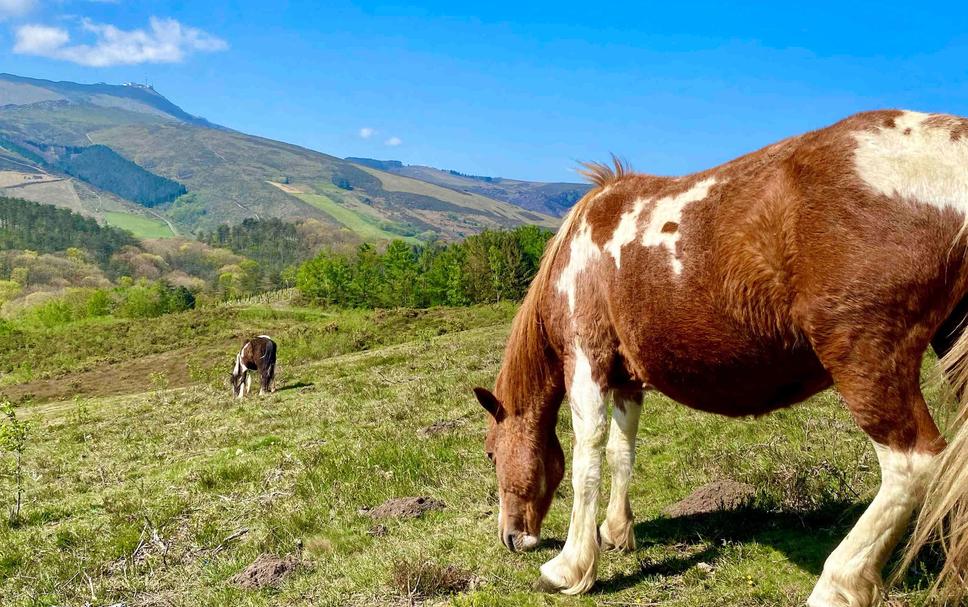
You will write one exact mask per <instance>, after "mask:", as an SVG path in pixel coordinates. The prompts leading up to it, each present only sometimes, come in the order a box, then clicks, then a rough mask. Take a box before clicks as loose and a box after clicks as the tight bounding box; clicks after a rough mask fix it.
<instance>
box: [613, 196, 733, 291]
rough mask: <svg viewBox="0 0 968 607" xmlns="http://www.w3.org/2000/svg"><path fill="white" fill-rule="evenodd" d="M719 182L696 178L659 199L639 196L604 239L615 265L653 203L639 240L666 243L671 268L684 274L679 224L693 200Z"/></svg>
mask: <svg viewBox="0 0 968 607" xmlns="http://www.w3.org/2000/svg"><path fill="white" fill-rule="evenodd" d="M714 185H716V178H715V177H707V178H706V179H703V180H702V181H699V182H697V183H696V184H694V185H693V186H692V187H691V188H689V189H688V190H686V191H685V192H681V193H679V194H675V195H672V196H665V197H663V198H659V199H656V200H649V199H644V198H640V199H638V200H636V201H635V203H634V204H633V205H632V209H631V210H630V211H627V212H625V213H622V217H621V219H620V220H619V222H618V226H617V227H616V228H615V231H614V232H613V233H612V237H611V238H610V239H609V240H608V242H607V243H605V250H606V251H608V253H609V254H610V255H611V256H612V257H613V258H614V259H615V266H616V267H618V268H621V267H622V247H624V246H626V245H628V244H631V243H632V242H633V241H634V240H635V239H636V237H637V236H638V233H639V220H640V218H641V216H642V213H643V211H645V210H646V207H647V206H648V207H650V210H649V220H648V223H646V224H645V228H644V229H643V231H642V238H641V240H640V242H641V244H642V246H644V247H664V248H665V249H666V250H667V251H668V252H669V255H670V256H671V259H670V262H669V263H670V264H671V265H672V271H673V272H675V273H676V274H677V275H678V274H682V260H681V259H680V258H679V254H678V252H677V251H676V244H677V243H678V242H679V238H680V237H681V234H680V230H679V224H680V223H682V212H683V210H684V209H685V208H686V207H687V206H688V205H690V204H692V203H693V202H699V201H701V200H705V199H706V197H708V196H709V190H710V189H711V188H712V187H713V186H714ZM669 223H672V224H675V226H674V227H673V228H672V229H671V230H669V231H663V228H664V227H665V226H666V224H669Z"/></svg>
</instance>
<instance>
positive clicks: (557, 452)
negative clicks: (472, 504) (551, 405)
mask: <svg viewBox="0 0 968 607" xmlns="http://www.w3.org/2000/svg"><path fill="white" fill-rule="evenodd" d="M474 394H476V395H477V400H479V401H480V403H481V405H482V406H483V407H484V409H486V410H487V412H488V413H490V415H489V418H490V419H489V421H488V430H487V438H486V439H485V441H484V450H485V452H486V453H487V457H488V459H490V460H491V462H492V463H493V464H494V469H495V471H496V472H497V488H498V499H499V500H500V513H499V514H498V536H499V537H500V538H501V542H502V543H503V544H504V545H505V546H507V547H508V549H509V550H511V551H514V550H531V549H533V548H536V547H537V546H538V541H539V540H540V537H541V523H542V522H543V521H544V518H545V515H546V514H548V509H549V508H550V507H551V500H552V499H553V498H554V495H555V490H556V489H557V488H558V485H559V483H561V478H562V477H563V476H564V473H565V455H564V453H563V452H562V450H561V443H559V442H558V437H557V435H556V434H555V431H554V426H553V423H552V426H551V427H550V428H548V427H547V422H542V421H540V420H538V419H534V418H532V417H530V416H525V415H511V414H509V413H508V412H507V409H506V408H505V407H504V405H502V404H501V401H500V400H498V398H497V397H496V396H494V395H493V394H491V392H490V391H488V390H486V389H484V388H474Z"/></svg>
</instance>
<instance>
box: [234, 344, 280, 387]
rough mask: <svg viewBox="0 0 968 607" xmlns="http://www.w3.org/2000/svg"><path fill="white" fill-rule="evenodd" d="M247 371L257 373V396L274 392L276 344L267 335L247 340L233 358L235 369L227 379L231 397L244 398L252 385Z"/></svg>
mask: <svg viewBox="0 0 968 607" xmlns="http://www.w3.org/2000/svg"><path fill="white" fill-rule="evenodd" d="M249 371H258V372H259V377H260V379H261V383H260V384H259V394H265V393H267V392H275V391H276V383H275V382H276V342H274V341H272V338H270V337H269V336H268V335H260V336H258V337H253V338H252V339H249V340H247V341H246V342H245V343H244V344H242V349H241V350H239V353H238V354H237V355H236V356H235V367H233V368H232V375H231V377H230V378H229V381H230V382H231V384H232V395H233V396H235V397H237V398H245V393H246V392H248V391H249V388H250V386H251V385H252V378H250V377H249Z"/></svg>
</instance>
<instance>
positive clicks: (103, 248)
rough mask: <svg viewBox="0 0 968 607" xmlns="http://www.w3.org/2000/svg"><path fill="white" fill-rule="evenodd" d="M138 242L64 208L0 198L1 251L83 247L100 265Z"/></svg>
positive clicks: (55, 249)
mask: <svg viewBox="0 0 968 607" xmlns="http://www.w3.org/2000/svg"><path fill="white" fill-rule="evenodd" d="M137 243H138V241H137V240H136V239H135V237H134V236H132V235H131V233H130V232H127V231H125V230H119V229H117V228H112V227H108V226H101V225H99V224H98V223H97V221H95V220H94V219H91V218H89V217H84V216H81V215H78V214H76V213H73V212H71V211H68V210H66V209H60V208H57V207H55V206H51V205H48V204H38V203H36V202H29V201H27V200H19V199H16V198H4V197H0V250H10V249H30V250H33V251H39V252H41V253H50V252H54V251H64V250H67V249H69V248H72V247H75V248H83V249H85V250H87V251H89V252H90V253H91V254H92V255H93V256H94V257H95V258H96V259H97V260H98V262H99V263H102V264H103V263H106V262H107V261H108V259H109V258H110V257H111V255H113V254H114V253H115V252H116V251H118V250H120V249H121V248H122V247H125V246H133V245H136V244H137Z"/></svg>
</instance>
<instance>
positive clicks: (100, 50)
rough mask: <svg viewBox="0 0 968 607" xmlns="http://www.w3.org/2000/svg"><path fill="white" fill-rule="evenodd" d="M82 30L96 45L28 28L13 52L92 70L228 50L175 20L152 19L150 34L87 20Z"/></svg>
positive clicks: (53, 29) (62, 31) (18, 35)
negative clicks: (71, 40) (194, 53)
mask: <svg viewBox="0 0 968 607" xmlns="http://www.w3.org/2000/svg"><path fill="white" fill-rule="evenodd" d="M2 1H3V0H0V2H2ZM81 28H82V29H83V30H84V31H85V32H87V33H89V34H92V35H93V36H94V44H69V43H70V34H69V33H68V32H67V30H65V29H63V28H59V27H50V26H46V25H24V26H21V27H19V28H17V30H16V42H15V44H14V47H13V50H14V52H15V53H20V54H22V55H37V56H40V57H48V58H50V59H61V60H63V61H70V62H72V63H77V64H80V65H86V66H90V67H107V66H112V65H137V64H139V63H178V62H180V61H183V60H184V59H185V57H186V56H188V55H189V54H191V53H193V52H209V53H210V52H215V51H222V50H225V49H227V48H228V44H227V43H226V42H225V41H224V40H222V39H221V38H218V37H216V36H213V35H211V34H209V33H206V32H204V31H202V30H200V29H198V28H195V27H188V26H185V25H182V24H181V23H179V22H178V21H176V20H174V19H159V18H158V17H152V18H151V19H150V20H149V22H148V29H147V30H145V29H133V30H122V29H118V28H117V27H115V26H113V25H107V24H102V23H95V22H93V21H91V20H89V19H83V20H82V21H81Z"/></svg>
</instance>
